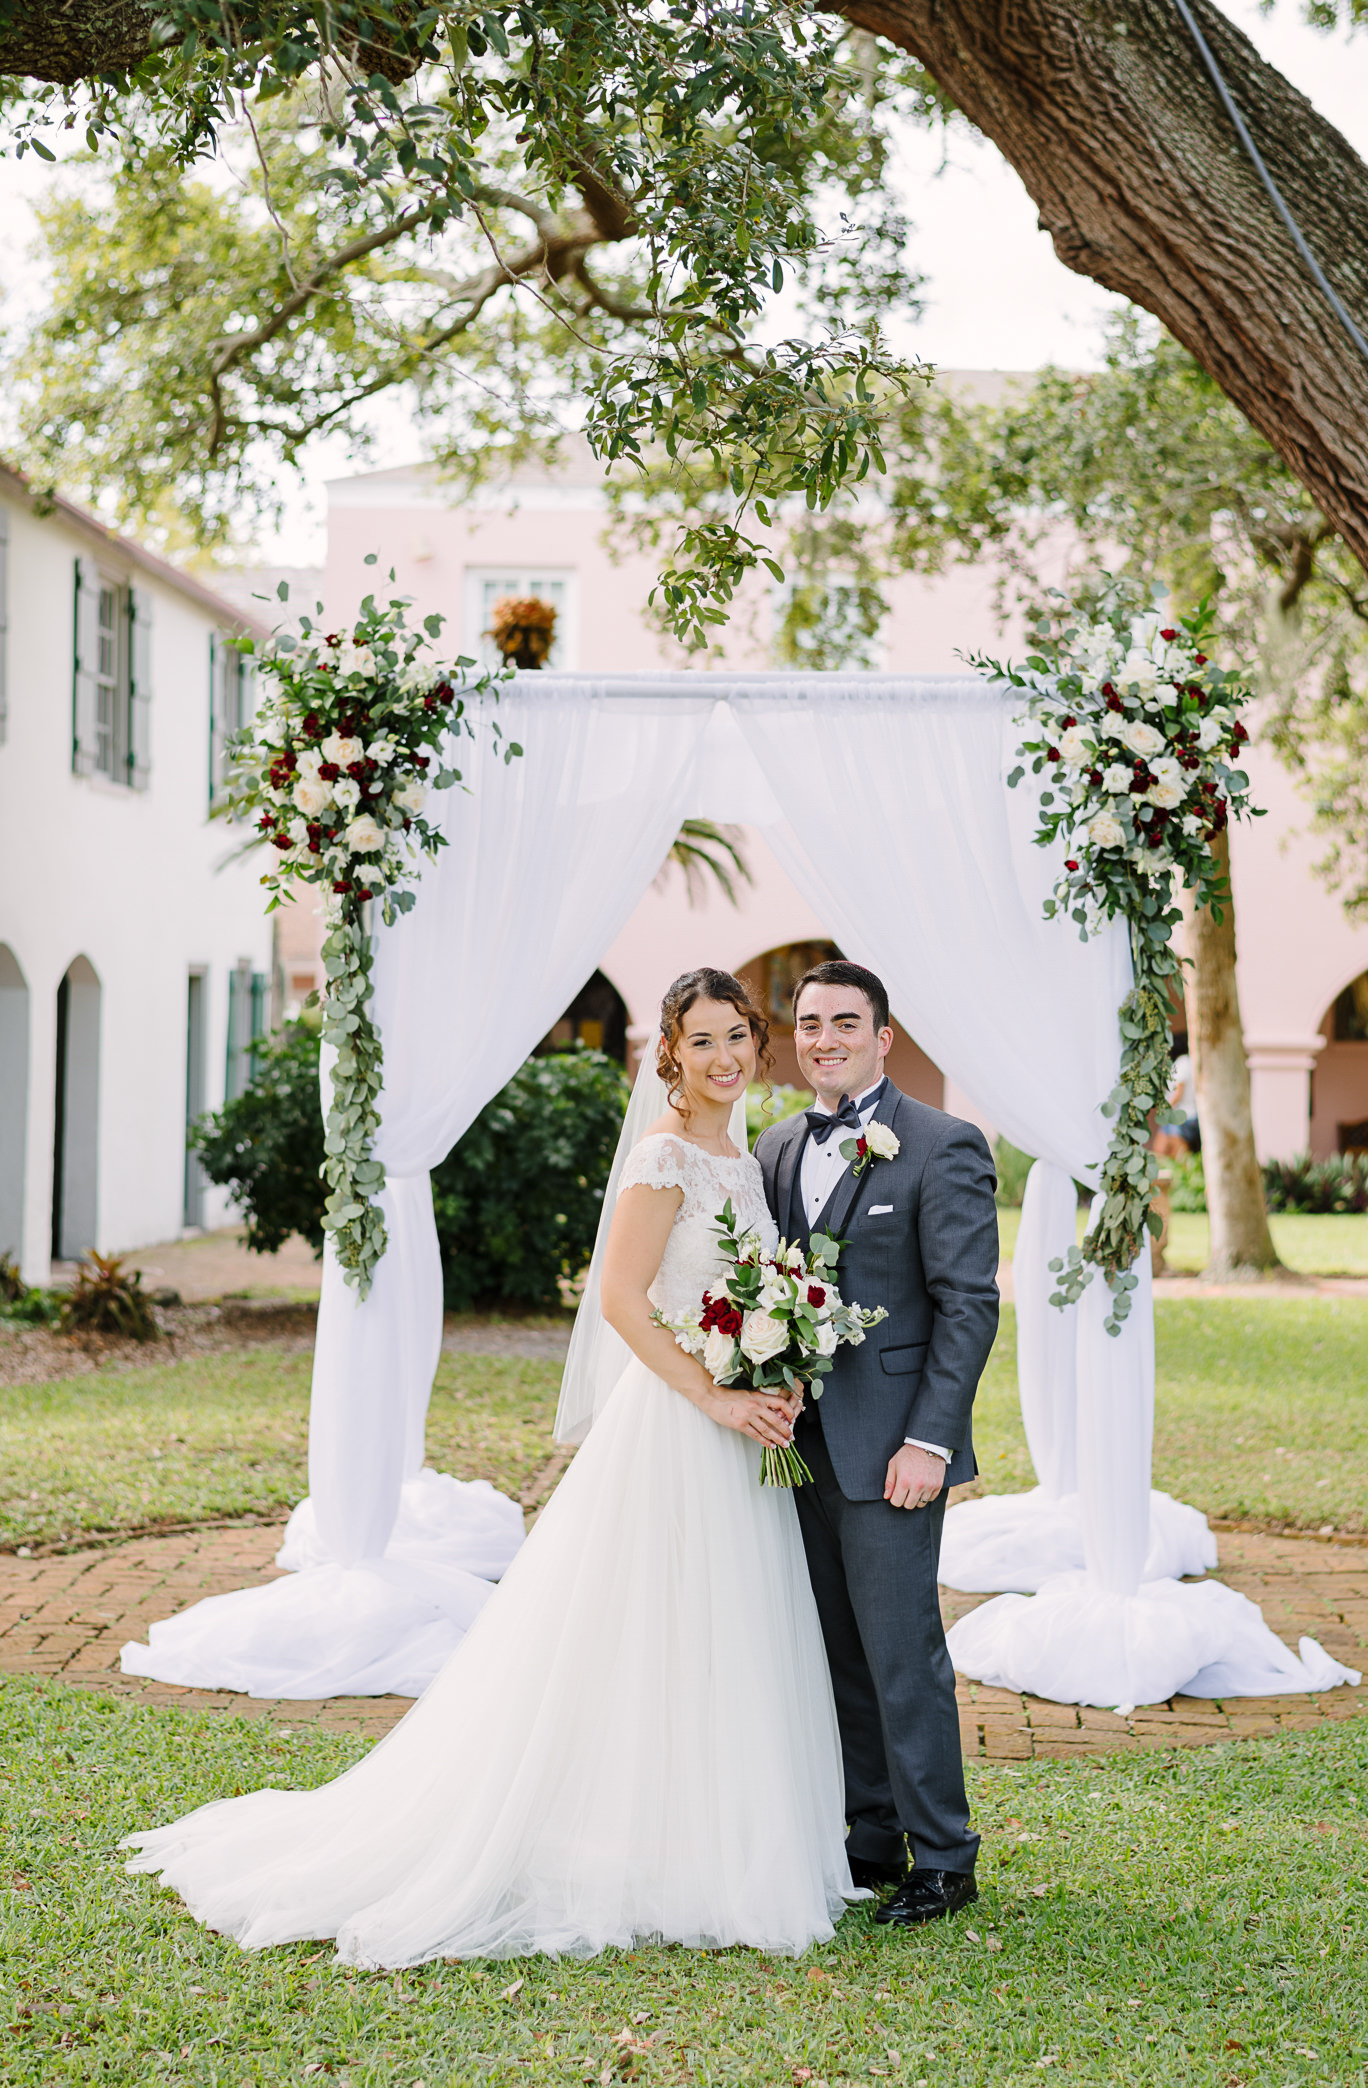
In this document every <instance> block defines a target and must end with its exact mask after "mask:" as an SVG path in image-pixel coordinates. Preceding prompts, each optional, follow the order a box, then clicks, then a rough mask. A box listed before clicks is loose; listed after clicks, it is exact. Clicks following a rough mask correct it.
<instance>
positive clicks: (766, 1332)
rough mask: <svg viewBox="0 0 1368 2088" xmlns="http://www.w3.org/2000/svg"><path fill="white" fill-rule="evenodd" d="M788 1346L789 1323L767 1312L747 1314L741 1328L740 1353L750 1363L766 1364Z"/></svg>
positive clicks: (780, 1354)
mask: <svg viewBox="0 0 1368 2088" xmlns="http://www.w3.org/2000/svg"><path fill="white" fill-rule="evenodd" d="M788 1345H789V1323H788V1321H787V1320H780V1319H775V1318H773V1316H772V1315H771V1314H770V1313H768V1312H748V1313H747V1314H746V1317H745V1321H744V1323H743V1325H742V1328H741V1353H742V1355H743V1356H747V1357H749V1359H750V1361H751V1362H752V1363H768V1362H769V1361H770V1359H771V1357H773V1356H782V1354H783V1353H784V1350H785V1349H786V1348H787V1347H788Z"/></svg>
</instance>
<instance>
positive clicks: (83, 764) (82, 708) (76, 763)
mask: <svg viewBox="0 0 1368 2088" xmlns="http://www.w3.org/2000/svg"><path fill="white" fill-rule="evenodd" d="M73 644H74V658H73V676H72V695H71V766H72V769H73V771H74V772H75V774H76V775H78V776H93V775H94V773H95V764H96V759H97V756H98V752H99V743H98V732H97V722H96V713H97V703H96V688H95V669H96V666H97V664H98V662H99V657H100V575H99V571H98V569H97V567H96V566H95V563H94V561H93V560H92V559H89V558H78V559H77V561H76V614H75V636H74V640H73Z"/></svg>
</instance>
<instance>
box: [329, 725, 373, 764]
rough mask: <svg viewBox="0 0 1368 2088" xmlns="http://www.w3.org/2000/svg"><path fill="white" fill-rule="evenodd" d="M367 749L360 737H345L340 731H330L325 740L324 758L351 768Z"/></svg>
mask: <svg viewBox="0 0 1368 2088" xmlns="http://www.w3.org/2000/svg"><path fill="white" fill-rule="evenodd" d="M365 751H366V750H365V748H364V747H363V746H362V744H361V742H360V740H359V739H343V737H342V735H341V733H340V732H330V733H329V734H328V737H327V738H326V739H325V740H324V742H323V759H324V760H325V761H333V762H336V764H337V766H338V768H350V767H351V765H352V763H353V762H354V761H360V759H361V757H362V756H363V755H364V753H365Z"/></svg>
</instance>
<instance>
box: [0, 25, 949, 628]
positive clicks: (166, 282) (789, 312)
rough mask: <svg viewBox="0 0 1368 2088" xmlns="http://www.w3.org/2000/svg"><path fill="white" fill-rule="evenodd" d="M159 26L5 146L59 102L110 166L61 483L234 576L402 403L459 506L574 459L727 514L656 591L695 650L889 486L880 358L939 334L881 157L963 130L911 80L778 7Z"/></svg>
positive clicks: (84, 239) (23, 387)
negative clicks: (884, 470) (664, 474)
mask: <svg viewBox="0 0 1368 2088" xmlns="http://www.w3.org/2000/svg"><path fill="white" fill-rule="evenodd" d="M159 20H160V22H161V27H160V28H159V30H158V36H159V38H161V41H160V42H159V43H158V45H157V49H156V51H155V52H154V53H153V54H152V55H151V56H150V57H149V58H148V59H147V60H146V62H145V63H144V64H143V65H142V66H141V67H140V68H138V69H137V70H136V71H135V73H134V75H133V78H132V81H131V88H132V91H131V92H130V93H129V94H127V95H126V96H124V97H123V98H122V99H120V98H119V97H118V96H116V95H114V94H112V92H111V91H110V88H109V85H108V83H107V82H106V83H103V84H102V83H100V82H92V83H91V84H89V85H83V84H78V85H75V86H72V87H69V88H62V89H58V88H48V89H45V90H42V91H41V92H39V91H36V90H35V91H34V93H32V94H31V96H30V101H29V103H28V105H26V106H24V107H21V108H20V110H19V111H18V112H17V114H15V113H14V112H12V116H13V121H14V122H15V123H17V125H18V129H19V133H20V136H21V141H23V142H26V141H27V140H28V139H30V138H32V139H33V140H34V141H35V147H36V149H49V148H47V147H45V146H44V145H43V144H42V138H43V130H42V124H43V121H44V120H45V119H46V120H48V121H50V120H51V118H52V117H53V115H54V113H55V111H54V106H53V103H54V99H55V100H56V101H57V102H59V103H62V104H64V106H65V107H66V109H67V112H68V114H69V115H70V117H71V119H72V120H73V121H78V120H79V121H83V122H85V123H86V124H87V127H88V136H89V138H90V141H91V142H92V144H93V145H95V146H96V147H98V148H99V151H100V156H101V164H100V166H99V167H97V168H96V169H94V170H92V171H91V172H90V174H89V175H88V176H87V177H85V178H84V179H77V180H75V181H74V182H73V183H70V184H69V185H67V186H64V187H63V189H62V190H61V192H60V194H59V196H58V197H57V198H56V199H55V200H53V201H52V202H50V203H49V204H46V205H44V206H43V210H42V223H43V229H44V235H45V238H46V241H47V247H48V254H49V257H50V259H51V262H52V280H53V299H52V304H51V307H50V309H49V311H48V312H47V313H46V314H45V315H44V316H43V317H42V318H41V320H40V321H39V323H38V325H37V327H36V329H35V330H34V331H33V333H32V334H31V336H30V337H29V339H28V341H27V342H26V344H25V345H24V346H23V348H22V349H21V351H20V355H19V359H18V363H17V366H16V370H15V383H16V386H17V391H16V398H17V399H18V400H19V401H20V406H19V412H18V429H17V432H18V437H19V442H20V453H21V456H22V458H23V461H24V462H25V463H26V464H27V466H28V468H29V469H30V470H31V472H32V473H33V474H34V476H35V478H36V479H37V480H38V481H39V482H40V483H41V482H50V483H52V484H60V485H62V486H63V487H64V488H65V489H66V490H71V491H76V492H78V493H82V494H84V495H86V496H87V497H89V496H91V495H92V494H103V495H106V496H107V497H108V498H109V499H110V500H111V501H112V502H113V503H114V506H115V508H116V510H117V512H118V515H119V519H121V520H123V521H125V522H129V523H137V524H138V525H139V526H144V525H145V524H146V523H147V522H149V521H150V522H152V523H154V524H161V525H165V524H166V522H167V518H168V510H171V511H172V512H173V514H174V516H175V517H176V518H178V519H179V522H180V526H181V527H182V528H183V529H185V530H188V531H189V532H190V533H191V534H192V535H193V536H194V537H195V538H196V539H197V540H198V541H201V542H205V543H209V544H214V543H222V542H225V541H228V540H230V539H231V536H232V534H233V531H234V529H235V527H237V526H238V525H239V523H240V521H241V519H242V518H244V517H245V518H252V517H255V516H258V515H269V514H270V512H271V511H272V508H273V505H274V504H275V502H276V501H277V499H278V481H277V473H278V467H279V464H280V461H281V460H282V459H284V461H285V462H286V463H293V462H295V461H297V460H298V458H299V456H300V454H301V451H302V449H303V448H304V446H305V445H306V444H307V442H308V441H309V439H310V437H311V436H313V435H315V434H319V433H321V432H323V431H325V430H328V429H338V430H345V431H347V432H348V433H349V434H350V435H351V436H352V437H353V439H355V440H357V441H358V442H364V440H365V437H366V433H367V423H366V409H367V407H368V404H369V402H370V401H371V400H372V399H373V398H374V397H375V396H376V395H377V394H378V393H380V392H383V391H386V390H389V389H391V388H393V387H395V386H403V387H405V388H406V392H407V396H408V398H409V400H410V401H411V403H412V405H413V407H414V410H415V412H416V414H417V415H418V417H419V418H420V419H421V420H422V421H423V422H424V423H425V424H426V427H427V431H428V436H429V441H430V447H431V448H432V451H433V454H434V455H436V456H437V457H438V458H439V459H441V460H442V461H443V462H444V463H446V464H448V465H449V466H450V467H451V469H452V471H453V473H455V474H456V475H459V476H464V477H465V478H466V479H467V480H469V479H471V478H473V477H477V476H479V475H481V474H483V473H488V472H489V471H491V470H497V469H498V468H500V467H501V466H504V465H506V464H507V462H508V461H509V460H510V459H511V458H512V457H515V456H517V455H518V454H521V453H523V452H525V451H526V450H528V449H531V448H538V449H543V450H545V449H548V448H551V449H554V446H555V442H556V439H557V436H558V434H559V433H560V432H561V431H562V430H564V429H566V428H572V427H573V428H580V429H582V430H583V432H584V433H585V434H586V435H587V437H588V439H589V441H590V443H591V445H592V446H593V448H594V449H595V451H596V452H597V454H598V455H599V456H600V457H601V458H602V459H603V460H604V462H605V464H612V463H617V464H619V465H620V466H622V467H623V468H624V469H626V470H627V471H628V472H629V473H630V471H631V469H632V468H634V467H639V466H641V465H642V464H643V463H644V460H646V459H647V458H654V457H656V456H660V457H663V458H664V459H666V460H667V461H668V463H669V464H670V466H671V467H672V468H673V467H677V468H679V469H681V470H688V469H689V468H691V466H700V467H701V468H706V469H707V470H708V471H709V472H711V473H713V474H714V475H715V476H717V477H718V478H719V479H720V480H721V481H722V482H723V483H725V486H726V488H727V497H726V500H725V501H724V502H722V503H720V504H715V505H714V507H713V508H712V509H711V510H710V512H709V513H708V514H707V515H706V516H689V517H686V518H683V519H682V520H681V523H680V527H679V528H678V530H677V531H676V532H675V535H674V537H673V539H672V540H671V542H670V544H669V546H668V547H667V549H666V552H665V554H664V555H663V557H662V561H661V564H662V578H661V583H660V591H659V602H660V607H661V612H662V615H663V616H664V618H665V619H666V621H667V623H668V624H669V626H670V627H671V629H672V630H674V631H675V633H676V635H678V636H679V637H681V638H682V639H684V640H685V642H687V643H698V642H701V641H702V639H703V638H704V636H705V635H706V629H707V627H708V626H709V625H711V624H713V623H715V622H718V621H720V620H721V619H722V617H723V615H724V612H725V605H726V604H727V602H728V601H729V600H730V599H731V596H732V594H733V592H734V589H735V587H736V585H737V583H738V582H739V580H740V579H741V578H742V577H744V575H745V574H746V573H747V572H748V571H750V570H751V569H752V568H753V567H754V565H755V564H756V562H757V559H758V558H759V556H760V555H761V554H760V547H759V544H758V542H757V540H756V539H755V537H754V536H753V535H752V534H749V533H748V532H749V531H750V530H752V529H753V528H754V526H755V524H756V523H757V522H758V523H759V525H760V526H762V527H763V526H764V525H765V523H766V520H767V517H768V514H769V510H770V507H771V505H772V504H773V503H774V502H776V501H782V500H785V499H787V498H790V497H792V496H801V497H802V499H803V500H804V501H805V502H806V503H807V504H808V505H810V506H812V507H814V508H816V509H819V510H820V509H821V508H822V507H823V506H824V505H825V504H826V503H827V502H828V501H829V500H830V498H831V497H832V495H833V493H834V492H835V491H836V489H837V488H838V487H840V486H841V485H843V484H845V483H846V482H847V481H854V480H858V479H862V478H864V477H865V475H866V474H867V473H868V472H869V471H870V470H871V469H873V470H876V471H877V470H878V469H880V468H881V467H882V454H881V439H882V430H883V424H884V420H885V418H886V415H887V411H888V407H889V403H890V401H891V400H893V399H896V398H897V397H898V396H900V395H901V394H902V393H904V392H905V391H906V389H907V388H908V386H909V383H910V381H911V377H912V374H913V373H912V372H911V371H909V369H908V368H907V367H906V365H905V364H904V363H903V362H902V361H901V359H900V358H899V357H897V356H896V355H893V354H891V353H890V351H889V350H888V348H887V345H886V343H885V341H884V337H883V334H882V331H881V324H880V322H881V320H882V318H883V317H884V315H885V314H886V313H887V312H888V311H889V310H891V309H896V308H898V307H899V306H900V307H901V308H902V309H904V310H907V309H909V308H912V307H914V306H915V279H914V278H912V277H910V276H909V274H908V272H907V270H906V268H905V266H904V262H903V246H904V242H905V237H906V231H907V227H906V224H905V222H904V220H903V218H902V216H901V214H900V212H899V211H898V209H897V208H896V207H895V206H894V205H893V203H892V202H891V201H890V196H889V190H888V187H887V185H886V182H885V178H884V177H885V173H886V168H887V162H888V156H889V150H890V146H889V124H890V119H891V118H892V117H893V116H894V115H895V114H897V113H899V112H901V113H902V114H904V115H908V114H911V115H913V116H917V117H920V118H922V119H923V120H927V119H930V118H935V117H938V116H940V115H942V114H943V111H942V110H941V108H940V104H939V102H938V99H937V97H936V95H935V92H934V90H933V89H932V88H931V87H930V86H929V83H927V82H926V79H925V76H924V74H922V73H921V71H920V68H918V67H917V66H916V65H915V64H914V63H913V62H912V61H911V60H907V59H900V60H897V61H893V60H891V58H890V59H888V62H886V63H885V62H884V60H883V59H882V58H881V59H880V62H879V63H878V64H872V63H871V62H870V58H869V54H870V52H871V50H872V49H873V43H872V39H870V38H868V37H863V36H859V35H856V34H855V33H853V32H851V31H850V30H849V29H847V28H846V26H845V25H844V24H836V23H828V22H825V21H824V20H823V19H822V18H821V17H816V16H813V15H812V14H811V13H810V12H808V11H807V10H805V9H803V8H801V7H799V6H797V5H796V4H788V5H783V4H781V5H775V6H770V7H759V6H756V5H755V4H754V0H707V4H705V5H704V6H702V7H699V6H697V5H694V4H693V0H667V4H665V5H663V6H662V5H657V4H655V0H649V4H647V0H629V4H627V5H625V6H621V5H614V6H612V7H610V6H608V5H606V4H605V0H547V4H545V5H541V6H539V7H538V8H536V9H535V10H532V9H528V8H525V7H503V8H496V9H485V8H482V7H479V6H469V5H465V6H462V5H442V6H433V7H426V8H423V7H418V8H413V9H409V8H407V7H405V8H396V9H394V10H393V11H392V12H391V11H387V10H384V9H380V8H368V7H358V6H356V5H352V4H349V0H343V4H341V5H340V6H337V7H335V8H334V9H332V10H330V11H329V12H328V13H327V14H326V15H325V14H323V13H319V14H318V15H316V16H315V15H314V14H313V13H311V12H310V11H309V10H307V9H302V8H290V7H283V8H277V7H263V8H260V9H259V10H258V11H257V13H256V14H255V15H252V16H250V17H247V16H242V17H239V16H237V15H235V14H232V13H230V12H229V11H228V10H227V9H224V8H221V7H218V6H216V5H213V4H211V0H170V4H169V5H168V6H167V7H166V9H165V10H164V11H159ZM377 22H379V23H386V24H387V25H388V27H387V29H386V34H385V36H384V37H381V36H380V35H379V32H378V30H377V29H376V24H377ZM176 35H179V36H180V39H181V40H180V43H179V44H175V43H173V41H172V38H173V37H174V36H176ZM386 38H388V41H386ZM382 46H383V48H382ZM885 55H886V54H885ZM389 61H392V62H389ZM386 64H388V76H387V74H386V70H385V66H386ZM111 144H112V145H113V147H114V148H115V150H114V152H113V153H112V154H111V153H110V151H109V149H108V148H109V147H110V145H111ZM206 158H212V160H213V164H212V166H210V167H209V168H208V169H205V168H202V167H200V166H199V165H198V162H201V161H203V160H205V159H206ZM781 294H782V295H783V296H784V297H785V300H786V301H785V303H784V305H783V306H782V307H781V308H777V300H778V299H779V298H780V296H781ZM130 462H131V463H132V467H133V468H132V470H131V473H130V470H129V466H130Z"/></svg>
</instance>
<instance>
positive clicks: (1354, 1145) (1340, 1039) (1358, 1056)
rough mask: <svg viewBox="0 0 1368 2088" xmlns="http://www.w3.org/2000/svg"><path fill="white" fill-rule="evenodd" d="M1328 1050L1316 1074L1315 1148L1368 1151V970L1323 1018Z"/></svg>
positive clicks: (1325, 1154) (1320, 1154)
mask: <svg viewBox="0 0 1368 2088" xmlns="http://www.w3.org/2000/svg"><path fill="white" fill-rule="evenodd" d="M1320 1033H1321V1035H1322V1036H1323V1037H1324V1039H1325V1049H1324V1050H1323V1051H1322V1052H1321V1053H1320V1055H1319V1057H1318V1058H1317V1060H1316V1069H1315V1071H1314V1073H1313V1074H1312V1075H1311V1139H1310V1145H1311V1151H1312V1152H1313V1153H1314V1154H1315V1156H1316V1158H1317V1159H1318V1160H1325V1159H1328V1158H1329V1156H1330V1155H1331V1154H1332V1153H1363V1152H1368V972H1360V973H1359V975H1358V977H1357V978H1356V979H1351V980H1350V981H1349V984H1348V985H1347V986H1346V987H1345V988H1344V990H1343V992H1342V993H1338V994H1337V995H1336V996H1335V998H1334V1000H1333V1001H1332V1002H1331V1004H1330V1006H1329V1007H1328V1008H1327V1009H1326V1011H1325V1014H1324V1015H1323V1016H1322V1017H1321V1023H1320Z"/></svg>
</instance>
